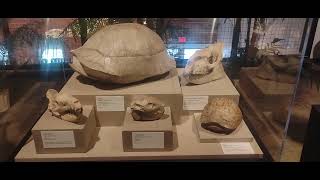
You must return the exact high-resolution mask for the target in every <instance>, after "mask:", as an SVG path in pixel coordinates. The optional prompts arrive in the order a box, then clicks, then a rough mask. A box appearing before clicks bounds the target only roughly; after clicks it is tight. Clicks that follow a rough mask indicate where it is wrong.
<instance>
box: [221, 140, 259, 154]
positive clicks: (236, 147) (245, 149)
mask: <svg viewBox="0 0 320 180" xmlns="http://www.w3.org/2000/svg"><path fill="white" fill-rule="evenodd" d="M220 144H221V148H222V151H223V153H224V154H254V151H253V149H252V147H251V144H250V143H249V142H236V143H231V142H230V143H220Z"/></svg>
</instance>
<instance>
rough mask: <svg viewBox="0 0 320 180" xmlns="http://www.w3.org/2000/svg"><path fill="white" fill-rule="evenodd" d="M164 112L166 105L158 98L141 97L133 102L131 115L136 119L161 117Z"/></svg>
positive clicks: (145, 119) (149, 119) (143, 119)
mask: <svg viewBox="0 0 320 180" xmlns="http://www.w3.org/2000/svg"><path fill="white" fill-rule="evenodd" d="M163 114H164V105H163V104H162V103H161V102H160V101H159V100H158V99H156V98H153V97H147V96H145V97H141V98H137V99H136V100H134V101H133V102H132V103H131V115H132V117H133V119H134V120H136V121H152V120H158V119H160V118H161V117H162V116H163Z"/></svg>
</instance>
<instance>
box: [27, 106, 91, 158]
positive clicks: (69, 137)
mask: <svg viewBox="0 0 320 180" xmlns="http://www.w3.org/2000/svg"><path fill="white" fill-rule="evenodd" d="M31 131H32V137H33V139H34V142H35V143H34V144H35V148H36V151H37V153H42V154H46V153H83V152H87V151H88V150H89V148H90V145H92V143H94V140H93V135H94V134H95V131H96V120H95V115H94V110H93V106H88V105H87V106H83V116H82V118H81V122H80V123H78V124H76V123H72V122H68V121H64V120H61V119H59V118H57V117H55V116H52V115H51V113H50V112H49V111H48V110H47V111H46V112H45V113H44V114H43V115H42V116H41V118H40V119H39V120H38V122H37V123H36V124H35V126H34V127H33V128H32V130H31ZM90 143H91V144H90Z"/></svg>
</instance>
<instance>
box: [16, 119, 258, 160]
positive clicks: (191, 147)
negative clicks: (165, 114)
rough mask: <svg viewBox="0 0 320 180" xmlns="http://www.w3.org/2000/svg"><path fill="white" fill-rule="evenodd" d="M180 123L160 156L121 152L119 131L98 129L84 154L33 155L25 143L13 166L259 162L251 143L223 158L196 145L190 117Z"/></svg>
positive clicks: (214, 147) (215, 147)
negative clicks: (247, 150)
mask: <svg viewBox="0 0 320 180" xmlns="http://www.w3.org/2000/svg"><path fill="white" fill-rule="evenodd" d="M182 118H183V121H182V122H183V123H181V124H179V125H176V126H174V132H175V133H174V134H175V136H174V149H173V150H172V151H164V152H124V151H123V144H122V137H121V133H122V130H123V129H122V127H119V126H109V127H101V128H100V130H99V134H98V140H97V142H96V144H95V146H94V148H92V149H90V150H89V151H88V152H87V153H71V154H37V153H36V151H35V147H34V141H33V140H31V141H29V142H27V143H26V144H25V145H24V146H23V147H22V149H21V150H20V152H19V153H18V154H17V155H16V157H15V161H17V162H23V161H24V162H32V161H33V162H35V161H38V162H40V161H55V162H57V161H64V162H65V161H114V160H177V159H203V160H208V159H231V160H236V159H242V160H243V159H246V158H248V159H262V158H263V153H262V151H261V149H260V148H259V146H258V144H257V143H256V141H255V140H253V141H252V142H250V145H251V147H252V149H253V150H254V153H253V154H224V153H223V150H222V148H221V144H220V143H200V142H199V139H198V137H197V134H196V126H195V123H194V121H193V117H192V116H183V117H182Z"/></svg>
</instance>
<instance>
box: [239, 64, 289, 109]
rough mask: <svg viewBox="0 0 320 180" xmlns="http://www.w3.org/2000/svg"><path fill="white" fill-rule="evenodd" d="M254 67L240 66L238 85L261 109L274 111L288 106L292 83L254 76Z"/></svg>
mask: <svg viewBox="0 0 320 180" xmlns="http://www.w3.org/2000/svg"><path fill="white" fill-rule="evenodd" d="M256 71H257V68H256V67H249V68H242V69H241V71H240V79H239V85H240V87H241V88H242V89H243V91H245V92H246V93H247V94H250V98H251V99H252V100H253V101H254V102H255V104H256V105H257V106H258V108H259V109H261V110H262V111H275V110H277V109H279V108H280V107H283V106H288V104H289V102H290V100H291V98H292V95H293V91H294V84H288V83H279V82H275V81H270V80H264V79H260V78H258V77H256V76H255V74H256Z"/></svg>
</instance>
